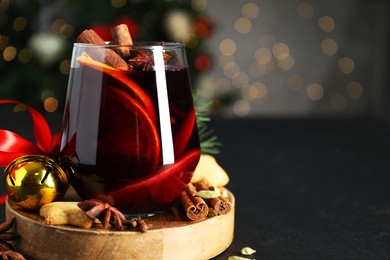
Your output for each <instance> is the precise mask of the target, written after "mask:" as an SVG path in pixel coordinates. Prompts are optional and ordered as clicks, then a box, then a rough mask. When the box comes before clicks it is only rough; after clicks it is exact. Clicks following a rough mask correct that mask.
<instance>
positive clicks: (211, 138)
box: [194, 91, 222, 154]
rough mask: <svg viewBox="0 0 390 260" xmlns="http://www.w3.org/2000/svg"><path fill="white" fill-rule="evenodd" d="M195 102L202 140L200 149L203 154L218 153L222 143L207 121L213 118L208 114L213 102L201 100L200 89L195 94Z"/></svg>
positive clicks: (200, 138)
mask: <svg viewBox="0 0 390 260" xmlns="http://www.w3.org/2000/svg"><path fill="white" fill-rule="evenodd" d="M194 102H195V111H196V123H197V125H198V133H199V140H200V150H201V152H202V154H218V153H220V151H219V149H218V147H220V146H222V144H221V143H220V142H218V137H217V136H215V135H213V133H214V132H213V130H211V129H209V128H208V125H207V123H208V122H210V120H211V119H210V117H209V116H208V107H209V106H210V105H211V103H212V102H207V103H201V102H199V91H197V92H196V93H195V94H194Z"/></svg>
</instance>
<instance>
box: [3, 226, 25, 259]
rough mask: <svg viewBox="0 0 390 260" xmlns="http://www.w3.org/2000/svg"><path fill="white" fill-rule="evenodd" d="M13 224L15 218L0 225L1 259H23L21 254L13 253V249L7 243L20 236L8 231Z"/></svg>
mask: <svg viewBox="0 0 390 260" xmlns="http://www.w3.org/2000/svg"><path fill="white" fill-rule="evenodd" d="M14 223H15V218H10V219H8V220H7V221H5V222H4V223H2V224H0V256H1V258H2V259H17V260H19V259H25V258H24V257H23V255H22V254H20V253H18V252H15V251H13V250H14V249H13V247H12V245H11V244H10V243H8V241H11V240H17V239H19V238H20V235H19V234H17V233H15V232H12V231H9V230H10V229H11V228H12V227H13V225H14Z"/></svg>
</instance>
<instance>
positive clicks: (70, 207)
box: [39, 201, 93, 228]
mask: <svg viewBox="0 0 390 260" xmlns="http://www.w3.org/2000/svg"><path fill="white" fill-rule="evenodd" d="M39 215H40V216H42V217H44V218H45V223H46V224H48V225H71V226H76V227H81V228H90V227H91V226H92V224H93V219H91V218H89V217H88V216H87V215H85V213H84V211H83V210H82V209H80V208H79V206H77V202H73V201H56V202H51V203H48V204H46V205H44V206H42V207H41V209H40V210H39Z"/></svg>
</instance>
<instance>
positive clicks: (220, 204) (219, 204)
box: [195, 182, 232, 215]
mask: <svg viewBox="0 0 390 260" xmlns="http://www.w3.org/2000/svg"><path fill="white" fill-rule="evenodd" d="M195 186H196V189H197V190H198V191H199V190H212V189H213V187H210V186H208V185H206V184H205V183H203V182H198V183H196V184H195ZM204 201H205V202H206V204H207V205H208V206H209V207H210V208H212V209H214V211H215V213H217V214H219V215H224V214H227V213H229V212H230V210H231V209H232V204H231V203H230V202H229V201H227V200H226V199H225V198H224V197H222V196H219V197H217V198H213V199H204Z"/></svg>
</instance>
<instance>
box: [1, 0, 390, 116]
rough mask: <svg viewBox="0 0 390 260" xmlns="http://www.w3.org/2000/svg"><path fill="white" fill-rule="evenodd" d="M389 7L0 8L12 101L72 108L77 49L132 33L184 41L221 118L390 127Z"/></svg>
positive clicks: (203, 1) (181, 3)
mask: <svg viewBox="0 0 390 260" xmlns="http://www.w3.org/2000/svg"><path fill="white" fill-rule="evenodd" d="M389 11H390V2H389V1H385V0H373V1H368V0H345V1H326V0H308V1H302V0H289V1H282V0H252V1H247V0H234V1H226V0H165V1H153V2H152V1H146V0H102V1H94V0H83V1H79V0H32V1H25V0H0V50H1V53H0V98H1V99H5V98H7V99H15V100H18V101H21V102H24V103H26V104H29V105H32V106H34V107H35V108H38V109H44V110H46V111H47V112H48V113H52V112H61V111H62V109H63V106H64V101H65V95H66V88H67V80H68V74H69V63H70V58H71V51H72V45H73V42H74V41H75V38H76V37H77V36H78V34H79V33H80V32H81V31H82V30H84V29H86V28H92V29H94V30H96V31H97V32H98V33H99V34H100V35H101V36H102V38H104V39H105V40H109V39H110V28H111V27H113V26H114V25H116V24H119V23H126V24H127V25H128V26H129V28H130V31H131V33H132V35H133V39H135V40H139V41H142V40H164V41H179V42H183V43H184V44H185V45H186V48H187V54H188V59H189V65H190V68H191V74H192V75H191V76H192V80H193V87H194V89H196V90H199V92H200V96H201V101H202V102H203V101H205V102H208V101H212V105H211V106H210V113H211V114H214V115H220V116H227V117H251V116H263V117H271V116H278V117H281V116H290V117H307V116H369V117H382V118H383V117H386V114H387V111H388V110H389V108H388V106H389V104H388V103H389V102H386V101H387V100H388V98H387V97H388V94H389V93H388V90H387V88H386V85H387V81H388V80H389V76H388V74H389V73H388V69H389V66H388V65H389V62H388V61H389V58H390V55H389V52H388V49H389V48H388V46H389V25H390V19H389V16H388V13H389Z"/></svg>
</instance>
